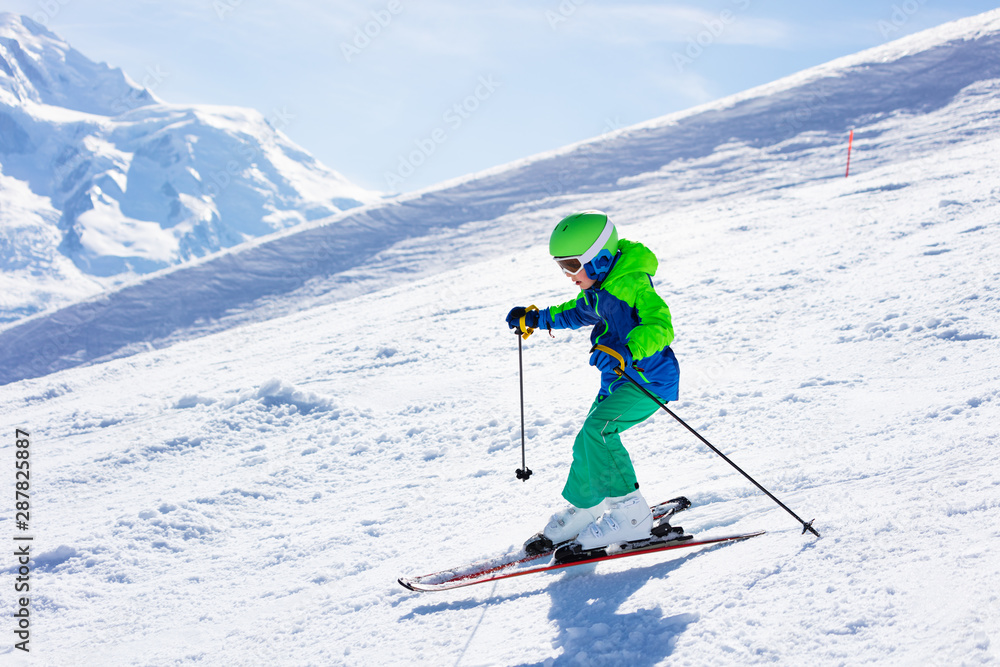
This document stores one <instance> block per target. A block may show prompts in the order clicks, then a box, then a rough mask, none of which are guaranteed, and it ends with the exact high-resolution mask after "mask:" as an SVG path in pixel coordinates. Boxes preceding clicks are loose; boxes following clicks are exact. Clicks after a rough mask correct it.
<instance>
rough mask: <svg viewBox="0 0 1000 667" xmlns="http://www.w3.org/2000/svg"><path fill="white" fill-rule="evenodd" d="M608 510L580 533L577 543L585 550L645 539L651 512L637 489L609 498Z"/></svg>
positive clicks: (647, 536) (647, 537) (651, 520)
mask: <svg viewBox="0 0 1000 667" xmlns="http://www.w3.org/2000/svg"><path fill="white" fill-rule="evenodd" d="M607 502H608V505H609V506H610V507H609V509H608V511H607V512H606V513H605V514H604V516H602V517H601V518H600V519H598V520H597V521H594V522H593V523H592V524H590V525H589V526H587V527H586V528H584V529H583V530H581V531H580V534H579V535H577V536H576V541H577V542H578V543H579V544H580V547H581V548H582V549H583V550H584V551H589V550H591V549H600V548H603V547H606V546H608V545H610V544H618V543H620V542H634V541H636V540H648V539H649V538H650V530H652V528H653V513H652V512H650V511H649V504H648V503H647V502H646V501H645V499H643V497H642V494H641V493H639V491H638V490H636V491H633V492H632V493H630V494H628V495H627V496H620V497H617V498H608V500H607Z"/></svg>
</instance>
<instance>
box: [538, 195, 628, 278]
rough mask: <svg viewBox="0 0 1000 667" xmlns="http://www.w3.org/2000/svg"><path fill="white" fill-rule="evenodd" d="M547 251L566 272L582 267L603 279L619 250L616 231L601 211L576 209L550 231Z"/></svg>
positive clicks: (575, 271) (592, 276)
mask: <svg viewBox="0 0 1000 667" xmlns="http://www.w3.org/2000/svg"><path fill="white" fill-rule="evenodd" d="M549 253H550V254H551V255H552V257H553V258H554V259H555V260H556V263H557V264H558V265H559V268H561V269H562V270H563V272H564V273H566V274H568V275H575V274H576V273H577V272H579V271H580V269H581V268H584V269H586V270H587V276H588V277H590V278H591V279H593V280H604V278H605V277H606V276H607V275H608V271H610V270H611V265H612V264H613V263H614V259H615V255H616V254H617V253H618V230H617V229H615V225H614V223H613V222H611V218H609V217H608V215H607V213H604V212H603V211H579V212H577V213H573V214H572V215H569V216H566V217H565V218H563V219H562V220H560V221H559V224H558V225H556V228H555V229H554V230H552V236H551V237H549Z"/></svg>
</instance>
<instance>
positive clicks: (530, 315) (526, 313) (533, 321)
mask: <svg viewBox="0 0 1000 667" xmlns="http://www.w3.org/2000/svg"><path fill="white" fill-rule="evenodd" d="M522 317H523V318H524V324H525V326H527V327H528V328H529V329H537V328H538V310H537V309H536V310H528V309H527V308H525V307H524V306H517V307H516V308H511V310H510V312H509V313H507V326H509V327H510V328H511V329H518V330H520V328H521V318H522ZM522 333H524V332H522Z"/></svg>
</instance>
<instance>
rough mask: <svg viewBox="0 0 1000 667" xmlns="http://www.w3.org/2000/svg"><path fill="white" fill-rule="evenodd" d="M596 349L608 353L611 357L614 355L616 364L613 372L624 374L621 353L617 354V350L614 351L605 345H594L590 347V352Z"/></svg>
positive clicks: (623, 362)
mask: <svg viewBox="0 0 1000 667" xmlns="http://www.w3.org/2000/svg"><path fill="white" fill-rule="evenodd" d="M598 350H599V351H601V352H604V353H605V354H610V355H611V356H612V357H614V358H615V359H617V360H618V366H617V367H616V368H615V373H617V374H618V375H624V374H625V358H624V357H622V355H620V354H618V353H617V352H615V351H614V350H612V349H611V348H610V347H608V346H607V345H595V346H594V347H592V348H590V351H591V352H594V351H598Z"/></svg>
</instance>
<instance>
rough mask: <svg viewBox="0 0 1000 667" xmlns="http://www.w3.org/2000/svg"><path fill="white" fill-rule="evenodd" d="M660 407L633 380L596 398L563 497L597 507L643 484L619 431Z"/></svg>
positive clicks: (578, 440)
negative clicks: (638, 479)
mask: <svg viewBox="0 0 1000 667" xmlns="http://www.w3.org/2000/svg"><path fill="white" fill-rule="evenodd" d="M656 409H657V405H656V402H655V401H653V400H652V399H651V398H649V396H646V395H645V394H644V393H642V391H640V390H639V389H638V388H637V387H636V386H635V385H632V384H626V385H622V386H621V387H619V388H618V389H617V390H616V391H615V392H614V393H613V394H611V395H610V396H608V397H607V398H605V399H604V400H603V401H602V400H595V401H594V403H593V405H591V406H590V413H589V414H588V415H587V419H586V420H584V422H583V427H582V428H581V429H580V433H579V434H578V435H577V436H576V441H575V442H574V443H573V464H572V465H571V466H570V469H569V479H567V480H566V486H565V487H564V488H563V492H562V495H563V498H565V499H566V500H567V501H569V503H570V504H571V505H575V506H576V507H593V506H594V505H596V504H598V503H599V502H601V501H602V500H604V499H605V498H608V497H617V496H626V495H628V494H630V493H632V492H633V491H635V490H636V489H637V488H639V484H638V482H637V481H636V477H635V469H634V468H633V467H632V459H631V458H629V455H628V452H627V451H625V447H624V446H623V445H622V441H621V438H619V437H618V434H619V433H621V432H622V431H624V430H625V429H627V428H631V427H632V426H635V425H636V424H639V423H642V422H643V421H645V420H646V419H648V418H649V416H650V415H652V414H653V413H654V412H656Z"/></svg>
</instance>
